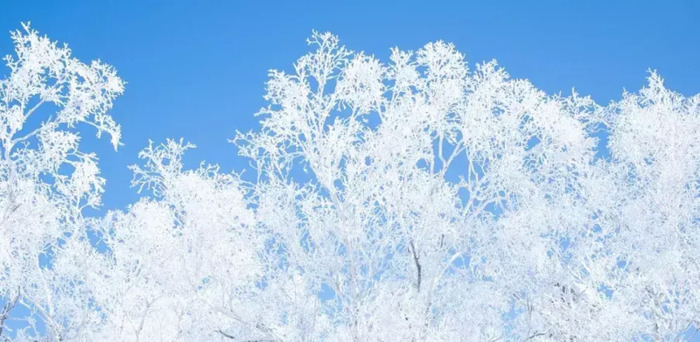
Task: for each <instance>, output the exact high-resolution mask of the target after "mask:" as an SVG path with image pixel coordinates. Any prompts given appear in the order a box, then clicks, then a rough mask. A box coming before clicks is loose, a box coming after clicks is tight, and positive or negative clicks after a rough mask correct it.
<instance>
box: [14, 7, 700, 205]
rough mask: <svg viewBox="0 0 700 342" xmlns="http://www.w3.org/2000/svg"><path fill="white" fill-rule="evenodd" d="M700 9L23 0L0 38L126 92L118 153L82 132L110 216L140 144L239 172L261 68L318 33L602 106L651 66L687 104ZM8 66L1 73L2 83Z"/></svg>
mask: <svg viewBox="0 0 700 342" xmlns="http://www.w3.org/2000/svg"><path fill="white" fill-rule="evenodd" d="M698 18H700V2H699V1H690V0H686V1H583V0H582V1H564V0H562V1H537V2H536V3H535V2H529V1H517V2H516V1H489V2H487V1H482V2H470V1H453V2H439V1H432V2H427V1H426V2H415V1H379V2H376V3H371V2H358V1H347V2H343V3H341V2H334V1H325V2H308V3H306V4H293V3H292V2H284V3H282V2H265V1H258V2H255V3H254V2H234V1H174V0H170V1H124V0H122V1H29V0H25V1H19V0H3V1H2V2H1V3H0V54H7V53H10V52H11V49H12V46H11V42H10V39H9V34H8V32H9V31H10V30H13V29H17V28H19V27H20V22H22V21H31V22H32V26H33V27H34V28H36V29H38V30H39V31H40V32H42V33H45V34H47V35H49V36H50V37H51V38H52V39H53V40H59V41H61V42H66V43H68V44H69V45H70V47H71V48H72V49H73V51H74V55H75V56H77V57H78V58H80V59H83V60H89V59H96V58H100V59H102V60H103V61H106V62H107V63H110V64H112V65H114V66H115V67H116V68H117V70H118V71H119V74H120V75H121V77H122V78H123V79H124V80H126V81H127V82H128V84H127V88H126V93H125V94H124V96H123V97H121V98H120V99H118V100H117V102H116V105H115V108H114V110H113V111H112V113H113V115H114V117H115V118H116V120H117V121H118V122H119V123H121V125H122V126H123V130H124V140H123V142H124V144H125V146H123V147H122V148H121V149H120V150H119V151H118V152H114V151H112V150H111V149H110V148H109V146H108V145H109V144H108V141H106V140H104V141H102V142H101V143H99V144H96V142H95V140H94V139H92V134H91V135H90V136H85V138H84V141H85V143H86V144H85V145H84V148H85V149H86V150H92V151H97V152H98V153H99V154H100V159H101V160H100V164H101V166H102V169H103V175H104V176H105V177H106V178H107V192H106V194H105V196H104V202H105V207H106V208H121V207H123V206H125V205H126V204H128V203H130V202H132V201H133V200H135V199H136V193H135V191H134V190H133V189H129V188H128V186H129V181H130V179H131V174H130V172H129V171H128V170H127V168H126V167H127V165H129V164H133V163H135V162H136V160H137V153H138V151H139V150H141V149H142V148H143V147H144V146H145V145H146V144H147V141H148V139H149V138H150V139H152V140H154V141H156V142H159V141H163V140H164V139H165V138H167V137H174V138H179V137H184V138H185V139H187V140H189V141H191V142H194V143H196V144H197V145H198V146H199V148H198V149H197V150H195V151H193V152H191V153H190V154H189V156H188V158H187V161H189V162H190V163H192V164H193V165H194V164H196V163H197V162H198V161H199V160H203V159H204V160H206V161H209V162H216V163H219V164H220V165H222V167H223V168H224V170H231V169H235V170H240V169H242V168H243V167H244V166H245V163H244V162H243V161H242V160H241V159H240V158H239V157H237V156H236V150H235V148H234V146H233V145H231V144H230V143H228V142H227V139H230V138H232V137H233V136H234V134H235V130H241V131H247V130H250V129H252V128H255V127H256V120H255V118H254V117H253V113H255V112H256V111H257V110H258V108H260V107H261V106H262V105H264V101H263V99H262V95H263V93H264V82H265V80H266V78H267V70H268V69H271V68H277V69H289V68H290V67H291V65H292V63H293V62H294V61H295V60H296V58H298V57H299V56H301V55H302V54H303V53H305V52H306V51H307V50H306V49H307V47H306V45H305V41H304V40H305V38H306V37H308V36H309V34H310V32H311V30H312V29H316V30H321V31H332V32H334V33H335V34H337V35H339V36H340V39H341V41H342V42H344V43H345V44H346V45H347V46H348V47H349V48H351V49H353V50H364V51H366V52H368V53H371V54H375V55H377V56H379V57H380V58H386V57H387V56H388V50H389V48H390V47H392V46H398V47H400V48H402V49H417V48H419V47H421V46H422V45H423V44H425V43H426V42H429V41H434V40H438V39H442V40H446V41H451V42H454V43H455V44H456V45H457V47H458V48H459V49H460V50H461V51H462V52H464V53H466V54H467V58H468V60H469V62H470V64H471V65H473V64H474V63H476V62H481V61H484V60H490V59H492V58H496V59H497V60H498V61H499V63H500V64H501V65H502V66H504V67H505V68H506V69H507V70H508V71H509V72H510V74H511V75H512V76H514V77H518V78H528V79H530V80H531V81H532V82H533V83H534V84H535V85H536V86H538V87H540V88H542V89H544V90H546V91H547V92H558V91H562V92H565V93H568V92H569V91H570V90H571V88H572V87H574V86H575V87H576V89H577V90H578V91H579V92H580V93H582V94H590V95H592V96H593V97H594V98H595V99H596V100H597V101H598V102H599V103H602V104H605V103H607V102H609V101H610V100H611V99H617V98H619V97H620V94H621V92H622V89H623V88H627V89H628V90H637V89H639V88H640V87H641V86H642V85H643V84H644V82H645V80H644V77H645V76H646V70H647V69H648V68H654V69H658V70H659V72H660V73H661V74H662V75H663V76H664V77H665V78H666V81H667V85H669V86H670V87H671V88H673V89H675V90H676V91H679V92H681V93H683V94H685V95H692V94H696V93H699V92H700V81H698V80H700V68H699V67H698V65H699V64H700V63H699V62H700V19H698ZM6 73H7V70H6V69H3V70H2V71H0V75H3V74H6Z"/></svg>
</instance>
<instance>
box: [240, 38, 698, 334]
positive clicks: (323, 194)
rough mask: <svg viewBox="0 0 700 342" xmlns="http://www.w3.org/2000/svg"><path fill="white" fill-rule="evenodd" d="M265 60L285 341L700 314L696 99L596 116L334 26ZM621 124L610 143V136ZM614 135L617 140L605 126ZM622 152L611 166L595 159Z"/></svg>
mask: <svg viewBox="0 0 700 342" xmlns="http://www.w3.org/2000/svg"><path fill="white" fill-rule="evenodd" d="M310 43H311V44H312V45H315V46H316V47H317V48H316V50H315V51H313V52H311V53H309V54H307V55H305V56H304V57H302V58H300V59H299V60H298V61H297V63H296V64H295V65H294V70H293V72H291V73H285V72H281V71H272V72H271V73H270V81H269V82H268V86H267V95H266V99H267V100H268V101H269V103H270V106H269V107H267V108H265V109H263V110H262V111H261V113H260V114H261V115H263V119H262V120H261V125H262V129H261V131H260V132H258V133H249V134H239V135H238V136H237V138H236V142H237V144H238V146H239V147H240V149H241V153H242V155H244V156H246V157H248V158H250V159H251V161H252V162H253V164H254V165H255V167H256V169H257V172H258V182H257V183H256V184H255V185H254V189H253V193H254V195H253V197H254V200H255V203H256V212H257V218H258V224H259V225H260V227H261V229H262V230H263V231H265V232H266V233H265V234H266V239H267V243H266V253H265V255H264V258H263V262H264V264H265V265H266V282H267V284H268V285H267V287H266V288H265V290H266V291H267V292H272V293H275V295H274V296H273V297H272V298H274V299H271V300H270V301H269V305H270V306H272V307H274V308H276V310H270V312H269V315H268V317H266V320H265V321H259V322H262V323H264V324H265V326H267V327H269V328H270V329H271V330H272V331H274V332H275V334H276V335H277V336H279V338H280V339H282V340H354V341H366V340H378V341H392V340H396V341H398V340H414V341H418V340H450V341H454V340H467V341H497V340H530V339H540V340H632V339H642V338H652V339H655V340H665V339H673V338H677V337H679V336H680V335H681V334H682V333H683V332H685V331H687V330H688V329H693V326H696V325H697V322H698V317H697V316H696V315H697V313H698V312H700V311H698V304H700V301H698V298H697V295H696V293H697V292H698V291H697V289H698V285H700V273H698V267H697V260H698V259H697V253H698V252H697V251H698V250H700V245H698V242H699V241H698V240H697V239H696V238H695V236H696V235H697V229H698V228H699V227H698V204H700V202H699V201H698V195H699V193H698V180H699V178H698V171H700V168H699V167H700V164H699V163H698V147H699V146H700V145H699V144H698V139H699V138H700V134H699V133H698V124H700V106H699V102H700V101H699V99H700V98H699V97H698V96H695V97H693V98H684V97H682V96H681V95H679V94H675V93H673V92H671V91H669V90H667V89H666V88H664V87H663V85H662V82H661V80H660V78H659V77H658V76H657V75H656V74H655V73H652V75H651V76H650V78H649V86H648V88H645V89H643V90H642V91H641V92H640V93H639V94H638V95H632V94H625V95H624V98H623V100H622V101H620V102H618V103H612V104H611V105H609V106H608V107H605V108H602V107H600V106H598V105H596V104H595V103H594V102H593V101H592V100H590V99H589V98H586V97H580V96H578V95H577V94H576V93H574V94H572V95H571V96H568V97H563V96H561V95H547V94H545V93H544V92H542V91H540V90H537V89H536V88H535V87H533V86H532V85H531V84H530V83H529V82H528V81H525V80H514V79H510V78H509V77H508V75H507V74H506V73H505V71H503V70H502V69H501V68H499V67H498V66H497V65H496V63H495V62H488V63H484V64H481V65H477V66H476V68H475V70H473V71H470V70H469V69H468V68H467V65H466V63H465V60H464V56H463V55H461V54H460V53H459V52H457V51H456V50H455V48H454V47H453V46H452V45H451V44H447V43H443V42H437V43H430V44H427V45H426V46H425V47H424V48H422V49H420V50H418V51H416V52H415V53H414V52H410V51H409V52H407V51H400V50H398V49H394V50H392V54H391V58H390V62H389V63H388V64H384V63H381V62H380V61H378V60H377V59H376V58H374V57H372V56H367V55H366V54H364V53H361V52H360V53H354V52H352V51H349V50H347V49H346V48H345V47H343V46H341V45H340V44H339V43H338V40H337V38H336V37H335V36H332V35H330V34H314V35H313V37H312V39H311V40H310ZM601 130H602V131H603V132H604V133H603V134H609V136H610V144H609V146H608V147H606V146H600V144H599V141H598V139H597V137H599V136H600V131H601ZM605 132H607V133H605ZM604 149H609V152H610V154H611V157H610V158H609V159H607V160H606V159H603V158H600V153H601V152H603V150H604Z"/></svg>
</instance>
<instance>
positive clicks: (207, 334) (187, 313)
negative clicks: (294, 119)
mask: <svg viewBox="0 0 700 342" xmlns="http://www.w3.org/2000/svg"><path fill="white" fill-rule="evenodd" d="M192 147H194V146H193V145H191V144H184V143H182V142H176V141H172V140H169V141H168V142H167V143H166V144H163V145H160V146H153V145H151V146H149V147H148V148H147V149H145V150H144V151H143V152H141V154H140V156H141V158H143V159H145V165H144V166H143V167H139V166H134V167H132V169H133V170H134V183H133V184H134V185H135V186H138V187H139V188H140V189H142V190H144V192H149V193H150V195H149V196H147V197H144V198H143V199H141V200H140V201H139V202H137V203H136V204H134V205H132V206H130V207H129V210H128V211H127V212H111V213H110V214H108V215H107V217H106V218H105V219H104V220H103V221H101V222H97V223H96V224H97V226H96V227H97V229H98V233H99V234H98V235H99V236H101V237H103V241H104V243H105V244H106V245H107V246H108V248H109V251H108V252H107V253H106V256H105V258H104V259H103V264H102V265H100V266H98V269H99V270H102V272H104V273H105V274H107V275H109V279H104V278H99V277H98V278H94V279H93V282H92V284H93V286H94V287H99V288H102V290H101V291H100V294H99V295H98V296H97V297H96V300H97V302H98V303H100V305H101V307H102V310H103V312H105V318H106V319H105V322H104V323H105V326H104V327H103V328H102V330H103V331H102V335H100V336H99V339H100V340H112V341H160V340H163V341H178V340H185V341H211V340H216V339H225V338H226V337H227V336H243V335H250V334H253V335H255V334H256V333H258V334H259V333H261V331H259V330H258V329H257V328H256V327H255V326H254V325H253V326H249V325H248V324H251V323H252V322H254V319H253V317H255V315H256V314H258V312H261V311H262V310H257V311H256V310H254V309H255V308H256V307H255V295H256V294H257V293H258V292H259V290H260V288H259V284H258V283H257V281H259V279H260V278H261V276H262V269H261V267H260V262H259V261H258V250H262V248H261V246H262V244H263V242H264V240H263V239H262V236H261V235H259V234H256V231H255V230H254V228H255V226H254V222H255V219H254V214H253V212H252V211H251V210H249V209H248V208H247V206H248V203H247V199H246V198H245V197H244V191H243V190H242V188H241V185H240V180H239V178H238V176H237V175H233V174H222V173H220V172H219V170H218V168H217V167H215V166H210V165H201V166H200V167H199V168H197V169H195V170H183V165H182V162H181V156H182V153H183V152H184V151H185V150H187V149H189V148H192ZM258 309H261V308H258Z"/></svg>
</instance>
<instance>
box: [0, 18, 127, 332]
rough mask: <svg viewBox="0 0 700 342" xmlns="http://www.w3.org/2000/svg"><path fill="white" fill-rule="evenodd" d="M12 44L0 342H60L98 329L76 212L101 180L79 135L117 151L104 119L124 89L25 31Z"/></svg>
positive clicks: (0, 228)
mask: <svg viewBox="0 0 700 342" xmlns="http://www.w3.org/2000/svg"><path fill="white" fill-rule="evenodd" d="M12 40H13V41H14V46H15V55H14V56H7V57H5V61H6V64H7V67H8V69H9V70H8V71H9V74H6V76H5V77H4V78H2V79H0V153H1V155H0V158H1V162H0V212H1V213H0V298H2V299H3V306H2V309H1V310H2V311H0V336H2V337H6V336H9V335H13V336H18V337H20V338H21V337H22V336H36V335H38V334H41V335H46V336H47V337H50V338H52V339H68V338H70V337H71V336H77V335H75V334H81V331H83V330H85V329H87V330H90V329H92V327H93V326H96V325H98V324H99V322H100V318H99V313H98V312H97V311H96V310H95V306H94V303H93V300H92V293H91V291H92V289H89V288H86V287H85V286H84V284H83V279H84V278H85V274H84V272H82V270H83V269H82V266H81V264H82V263H89V262H91V261H90V258H91V253H93V252H94V251H92V248H91V246H90V244H89V242H88V241H87V240H86V238H87V236H86V235H85V228H84V222H83V221H84V220H83V217H82V209H83V208H85V207H97V206H98V205H99V204H100V195H101V193H102V188H103V185H104V179H102V178H101V177H100V176H99V173H100V170H99V168H98V166H97V156H96V155H95V154H92V153H86V152H83V151H81V150H80V149H79V145H80V144H79V143H80V135H79V133H78V130H77V128H78V126H80V125H81V124H87V125H90V126H94V128H95V129H97V135H98V136H100V135H101V134H102V133H107V134H109V135H110V136H111V142H112V144H113V145H114V148H117V146H118V145H119V139H120V128H119V126H118V125H117V124H116V123H115V122H114V120H112V118H111V116H109V114H108V113H107V112H108V110H109V109H110V108H111V106H112V101H113V100H114V98H115V97H116V96H118V95H119V94H121V93H122V91H123V89H124V85H123V82H122V81H121V80H120V79H119V78H118V77H117V76H116V72H115V70H114V69H113V68H112V67H110V66H108V65H106V64H103V63H102V62H99V61H95V62H92V63H91V64H84V63H82V62H80V61H78V60H77V59H75V58H73V57H71V51H70V50H69V49H68V48H67V47H66V46H59V45H57V44H56V43H55V42H52V41H50V40H49V39H48V38H46V37H42V36H39V35H38V34H37V32H36V31H33V30H32V29H30V28H29V26H28V25H24V30H23V31H15V32H12ZM9 321H13V322H9ZM37 322H39V323H37ZM12 326H15V327H18V326H23V327H24V328H25V329H23V330H22V331H16V330H15V331H9V330H12V329H11V327H12Z"/></svg>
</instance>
